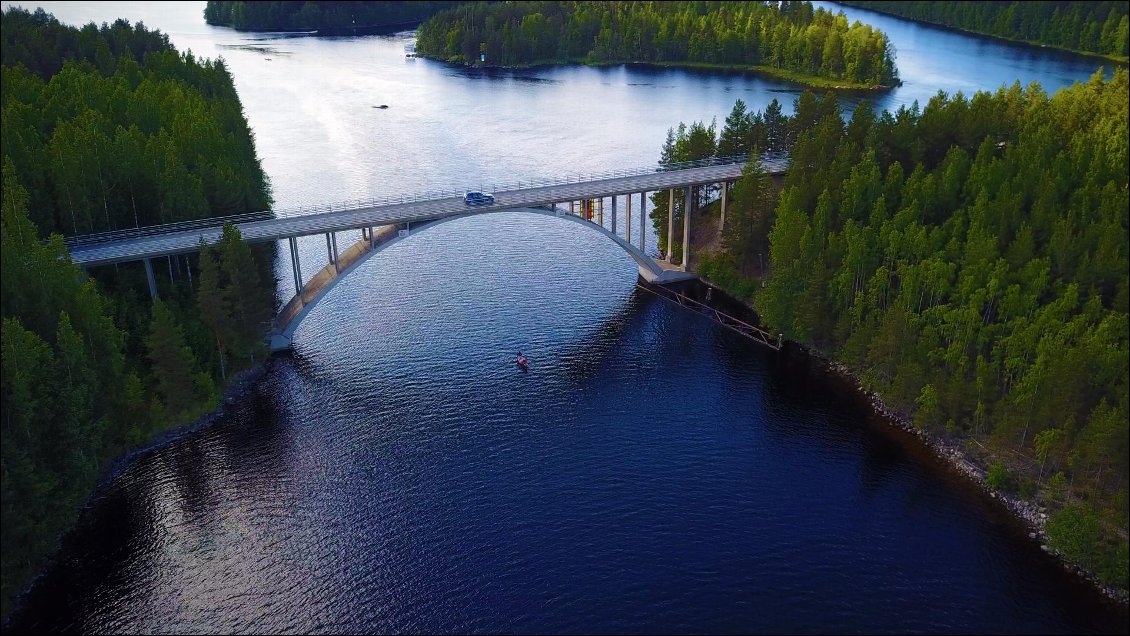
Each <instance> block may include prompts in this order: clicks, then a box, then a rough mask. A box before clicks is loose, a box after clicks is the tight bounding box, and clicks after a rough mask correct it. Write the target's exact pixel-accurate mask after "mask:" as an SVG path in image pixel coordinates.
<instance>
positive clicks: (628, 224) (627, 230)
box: [624, 192, 632, 245]
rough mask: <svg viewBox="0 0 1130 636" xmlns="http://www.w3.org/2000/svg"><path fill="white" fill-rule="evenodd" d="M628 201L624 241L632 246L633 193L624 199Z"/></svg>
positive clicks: (625, 214) (625, 213)
mask: <svg viewBox="0 0 1130 636" xmlns="http://www.w3.org/2000/svg"><path fill="white" fill-rule="evenodd" d="M624 198H625V199H627V201H628V209H627V210H626V211H625V212H624V240H625V241H627V242H628V245H631V244H632V193H631V192H629V193H628V194H627V196H625V197H624Z"/></svg>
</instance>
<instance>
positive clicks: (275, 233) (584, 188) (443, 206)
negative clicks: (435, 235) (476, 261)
mask: <svg viewBox="0 0 1130 636" xmlns="http://www.w3.org/2000/svg"><path fill="white" fill-rule="evenodd" d="M763 163H765V162H764V160H763ZM744 165H745V163H744V162H735V163H723V164H717V165H706V166H698V167H692V168H683V169H673V170H662V171H659V170H653V171H651V172H646V173H641V174H633V175H626V176H611V177H604V178H596V179H593V180H591V181H575V182H571V183H551V184H548V185H536V186H533V187H525V188H516V189H511V190H506V191H502V192H496V193H494V194H495V203H494V205H490V206H482V207H469V206H467V205H466V204H464V203H463V200H462V198H461V197H459V196H447V197H441V198H433V199H427V200H420V201H406V200H400V201H396V202H385V203H382V204H377V205H362V206H359V207H354V208H349V209H341V210H331V211H327V212H322V213H316V214H305V215H300V216H287V217H282V218H275V219H268V220H252V221H246V222H242V223H237V226H238V227H239V230H240V233H241V234H242V236H243V238H244V239H245V240H247V241H249V242H253V243H254V242H265V241H276V240H280V239H286V238H290V237H296V236H306V235H312V234H324V233H327V232H339V231H343V230H351V229H358V228H363V227H379V226H384V225H397V224H401V223H416V222H422V221H429V220H435V219H441V218H449V217H458V216H471V215H475V214H482V213H485V212H494V211H498V210H504V209H509V208H520V207H537V206H546V205H550V204H554V203H562V202H566V201H577V200H582V199H590V198H598V197H608V196H614V195H623V194H631V193H636V192H645V191H647V192H650V191H655V190H666V189H668V188H681V187H686V186H692V185H702V184H708V183H719V182H723V181H734V180H736V179H737V178H738V177H740V176H741V173H742V168H743V166H744ZM785 165H786V160H779V162H778V163H776V164H772V165H770V164H766V167H767V169H769V170H770V171H771V172H782V171H784V169H785ZM452 194H454V193H452ZM215 222H216V223H217V225H215V226H212V227H205V228H201V227H199V222H195V225H194V226H193V228H192V229H187V230H186V229H183V228H182V227H177V226H176V225H175V224H174V225H173V226H170V227H169V228H168V231H162V227H161V226H158V227H153V228H142V229H141V230H134V231H123V232H117V233H109V234H107V235H101V236H97V237H96V236H91V237H75V238H74V239H72V240H71V241H70V253H71V260H72V261H74V262H75V263H76V264H78V265H82V266H94V265H106V264H111V263H122V262H128V261H135V260H141V259H143V258H154V257H158V256H168V255H171V254H184V253H188V252H195V251H197V250H198V249H199V247H200V242H201V241H204V242H206V243H215V242H216V241H218V240H219V238H220V233H221V230H222V226H221V225H219V224H220V223H222V222H223V221H222V220H221V219H216V220H215ZM142 232H143V233H144V235H141V236H138V235H136V234H139V233H142ZM131 234H133V235H131ZM120 235H124V236H120Z"/></svg>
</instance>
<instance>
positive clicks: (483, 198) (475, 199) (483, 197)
mask: <svg viewBox="0 0 1130 636" xmlns="http://www.w3.org/2000/svg"><path fill="white" fill-rule="evenodd" d="M463 203H466V204H467V205H490V204H492V203H494V195H493V194H486V193H485V192H479V191H478V190H472V191H470V192H467V193H465V194H464V195H463Z"/></svg>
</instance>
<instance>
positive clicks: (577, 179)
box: [63, 152, 788, 249]
mask: <svg viewBox="0 0 1130 636" xmlns="http://www.w3.org/2000/svg"><path fill="white" fill-rule="evenodd" d="M750 156H751V155H735V156H731V157H710V158H708V159H701V160H698V161H684V162H679V163H671V164H667V165H651V166H643V167H637V168H626V169H621V170H612V171H607V172H590V173H572V174H566V175H561V176H558V177H541V178H533V179H519V180H516V181H512V182H509V183H503V184H501V185H498V184H491V186H490V187H489V188H487V187H486V184H485V183H480V184H479V185H478V187H477V188H473V187H467V188H463V189H443V190H429V191H424V192H413V193H412V194H405V195H397V196H388V197H379V198H370V199H349V200H344V201H336V202H333V203H329V204H325V205H316V206H300V207H293V208H282V209H278V210H264V211H260V212H250V213H246V214H237V215H233V216H222V217H211V218H206V219H194V220H190V221H178V222H175V223H163V224H161V225H147V226H145V227H138V228H126V229H121V230H112V231H108V232H98V233H94V234H83V235H78V236H71V237H67V238H65V239H64V240H63V242H64V243H65V244H66V245H67V247H68V248H71V249H73V248H76V247H83V246H87V245H94V244H99V243H106V242H110V241H120V240H129V239H134V238H141V237H146V236H153V235H157V234H171V233H174V232H184V231H191V230H200V229H207V228H216V227H219V226H221V225H225V224H228V223H231V224H239V223H250V222H255V221H266V220H270V219H276V218H293V217H299V216H308V215H311V214H325V213H332V212H345V211H351V210H359V209H364V208H370V207H378V206H389V205H398V204H406V203H417V202H420V201H434V200H439V199H448V198H462V197H463V194H464V193H465V192H467V191H468V190H487V191H493V192H512V191H516V190H524V189H531V188H543V187H553V186H560V185H569V184H574V183H586V182H594V181H605V180H610V179H619V178H624V177H638V176H643V175H647V174H655V173H656V172H670V171H674V170H687V169H692V168H703V167H708V166H718V165H728V164H734V163H744V162H746V161H748V160H749V158H750ZM761 161H762V163H764V164H767V165H769V166H771V167H772V168H773V169H778V168H783V167H784V164H785V163H787V161H788V155H787V153H783V152H776V153H763V154H762V155H761ZM486 207H489V206H486Z"/></svg>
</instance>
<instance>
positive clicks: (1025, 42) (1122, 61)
mask: <svg viewBox="0 0 1130 636" xmlns="http://www.w3.org/2000/svg"><path fill="white" fill-rule="evenodd" d="M836 4H842V5H843V6H845V7H848V8H851V9H854V10H856V11H870V12H872V13H878V14H879V15H885V16H887V17H891V18H895V19H898V20H905V21H907V22H911V23H913V24H921V25H924V26H929V27H934V28H938V29H943V30H946V31H952V32H954V33H961V34H962V35H971V36H974V37H979V38H989V39H991V40H996V41H998V42H1008V43H1010V44H1023V45H1026V46H1030V47H1032V48H1036V49H1044V50H1051V51H1056V52H1058V53H1069V54H1071V55H1078V56H1080V57H1086V58H1092V59H1095V60H1105V61H1108V62H1112V63H1114V64H1121V65H1122V66H1126V65H1127V64H1130V60H1125V59H1122V58H1117V57H1113V56H1110V55H1106V54H1104V53H1095V52H1093V51H1080V50H1077V49H1066V48H1063V47H1061V46H1056V45H1054V44H1044V43H1043V42H1034V41H1032V40H1017V39H1015V38H1008V37H1005V36H1003V35H995V34H993V33H983V32H981V31H971V30H969V29H965V28H962V27H959V26H951V25H949V24H942V23H940V22H930V21H928V20H920V19H917V18H907V17H905V16H901V15H898V14H897V13H890V12H888V11H883V10H881V9H872V8H870V7H861V6H857V5H854V4H851V3H845V2H836Z"/></svg>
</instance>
